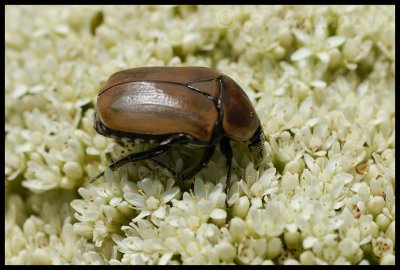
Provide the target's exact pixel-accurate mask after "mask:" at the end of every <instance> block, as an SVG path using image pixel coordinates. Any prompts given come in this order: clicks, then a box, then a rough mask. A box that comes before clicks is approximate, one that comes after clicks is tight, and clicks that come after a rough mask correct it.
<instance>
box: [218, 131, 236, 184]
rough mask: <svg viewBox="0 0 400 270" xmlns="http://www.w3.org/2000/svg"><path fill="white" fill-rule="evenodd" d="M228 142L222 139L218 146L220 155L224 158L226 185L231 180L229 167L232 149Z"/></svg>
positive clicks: (226, 139) (230, 165)
mask: <svg viewBox="0 0 400 270" xmlns="http://www.w3.org/2000/svg"><path fill="white" fill-rule="evenodd" d="M229 142H230V140H229V139H228V138H226V137H224V138H223V139H222V140H221V143H220V144H219V147H220V149H221V152H222V154H224V156H225V158H226V183H227V184H228V183H229V181H230V180H231V167H232V157H233V153H232V148H231V146H230V144H229Z"/></svg>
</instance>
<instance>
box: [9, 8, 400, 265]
mask: <svg viewBox="0 0 400 270" xmlns="http://www.w3.org/2000/svg"><path fill="white" fill-rule="evenodd" d="M394 9H395V8H394V6H68V7H66V6H48V7H45V6H6V8H5V130H6V137H5V190H6V207H5V211H6V213H5V227H6V228H5V236H6V239H5V249H6V252H5V260H6V264H307V265H309V264H376V263H378V264H394V263H395V193H394V189H395V103H394V96H395V23H394V20H395V18H394V16H395V15H394ZM154 65H159V66H209V67H212V68H215V69H218V70H219V71H221V72H223V73H225V74H227V75H229V76H230V77H232V78H234V79H235V81H237V82H238V84H239V85H241V86H242V88H243V89H244V90H245V91H246V93H247V94H248V96H249V97H250V99H251V100H252V102H253V104H254V106H255V109H256V111H257V114H258V116H259V118H260V120H261V123H262V126H263V129H264V132H265V135H266V142H265V145H264V150H263V153H264V157H263V158H262V159H260V160H253V157H252V156H251V154H250V153H249V151H248V149H247V145H245V144H242V143H236V142H232V146H233V151H234V160H233V168H232V179H231V181H230V183H227V182H226V169H225V168H226V167H225V165H226V163H225V158H224V157H223V155H222V154H221V153H220V151H219V150H217V151H216V153H215V155H214V157H213V158H212V160H211V162H210V163H209V164H208V165H207V167H206V168H205V169H203V170H202V171H201V172H200V173H199V174H197V175H196V177H195V179H194V184H193V186H192V188H191V190H189V191H183V190H181V189H180V188H179V186H178V185H177V183H176V182H175V180H174V178H173V176H172V175H171V174H170V173H169V172H168V171H166V170H163V169H162V168H160V167H159V166H157V165H156V164H154V163H152V162H151V161H143V162H138V163H134V164H127V165H125V166H123V167H121V168H120V169H119V170H118V171H116V172H112V171H111V170H110V169H108V168H107V165H109V164H110V163H111V162H112V161H113V160H116V159H118V158H120V157H122V156H124V155H126V152H127V150H128V149H123V148H122V147H121V146H120V145H118V144H115V143H114V142H113V140H111V139H107V138H104V137H103V136H101V135H99V134H96V132H95V131H94V129H93V114H94V106H95V101H96V96H97V92H98V89H100V87H101V85H102V84H103V83H104V82H105V80H106V79H107V78H108V77H109V76H110V75H111V74H112V73H114V72H116V71H118V70H121V69H126V68H131V67H139V66H154ZM145 147H149V145H140V144H136V145H134V146H133V148H132V149H129V150H128V151H135V152H138V151H142V150H143V149H144V148H145ZM191 156H192V157H193V158H195V157H194V156H196V154H193V152H191V150H187V149H175V148H174V149H173V150H172V151H170V152H169V153H167V154H165V155H164V156H163V157H162V159H163V162H164V163H167V164H168V165H169V166H170V167H172V168H173V169H174V170H177V171H179V170H181V169H182V168H186V167H188V166H190V165H191V164H192V161H193V158H191ZM186 157H188V158H186ZM102 169H106V171H105V175H104V177H102V178H100V179H98V180H97V181H95V182H90V180H91V179H92V178H93V177H94V176H95V175H96V174H97V173H99V172H100V171H101V170H102Z"/></svg>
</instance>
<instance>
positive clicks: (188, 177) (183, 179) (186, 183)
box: [177, 145, 215, 190]
mask: <svg viewBox="0 0 400 270" xmlns="http://www.w3.org/2000/svg"><path fill="white" fill-rule="evenodd" d="M214 151H215V145H212V146H210V147H208V148H206V149H205V150H204V152H203V156H202V157H201V159H200V161H199V164H197V166H196V167H194V168H193V169H191V170H190V171H189V172H186V173H185V174H180V173H177V175H178V177H179V180H180V183H179V186H180V187H181V188H182V190H187V189H188V187H190V186H191V185H192V183H193V177H194V176H195V175H196V174H197V173H198V172H199V171H201V169H203V168H204V167H205V166H207V164H208V162H209V161H210V159H211V157H212V155H213V154H214Z"/></svg>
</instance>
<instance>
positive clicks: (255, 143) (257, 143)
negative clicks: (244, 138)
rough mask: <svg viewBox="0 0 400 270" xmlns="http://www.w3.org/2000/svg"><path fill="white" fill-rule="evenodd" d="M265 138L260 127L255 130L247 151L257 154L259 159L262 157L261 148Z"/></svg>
mask: <svg viewBox="0 0 400 270" xmlns="http://www.w3.org/2000/svg"><path fill="white" fill-rule="evenodd" d="M264 142H265V136H264V131H263V129H262V127H261V125H260V126H259V127H258V128H257V130H256V132H255V133H254V135H253V137H252V138H251V139H250V144H249V146H248V147H249V150H250V151H251V152H252V153H253V154H254V152H257V153H258V154H259V157H260V158H262V157H263V148H264Z"/></svg>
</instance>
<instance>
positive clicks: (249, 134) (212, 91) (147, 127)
mask: <svg viewBox="0 0 400 270" xmlns="http://www.w3.org/2000/svg"><path fill="white" fill-rule="evenodd" d="M94 127H95V129H96V131H97V132H98V133H99V134H101V135H103V136H106V137H111V138H117V139H121V138H126V139H130V140H135V139H142V140H144V141H156V142H158V143H159V145H158V146H156V147H154V148H153V149H150V150H147V151H144V152H139V153H133V154H130V155H128V156H127V157H125V158H123V159H121V160H119V161H117V162H115V163H113V164H111V165H110V168H111V169H112V170H115V169H117V168H119V167H121V166H122V165H124V164H126V163H129V162H134V161H138V160H143V159H149V158H151V159H152V160H153V161H155V162H157V161H156V160H155V159H153V157H155V156H158V155H160V154H162V153H164V152H165V151H167V150H169V149H170V148H171V146H172V145H175V144H180V145H199V146H201V147H204V149H205V150H204V152H203V155H202V157H201V159H200V162H199V164H198V165H197V166H195V167H194V168H193V169H191V170H190V171H189V172H185V173H184V174H182V173H176V172H174V171H173V170H172V169H171V168H169V167H168V166H166V165H164V164H162V163H160V162H157V163H158V164H159V165H161V166H163V167H164V168H166V169H168V170H169V171H171V172H172V173H173V174H174V175H175V176H176V177H177V178H178V179H179V180H180V181H181V182H180V184H181V186H186V187H187V186H188V184H189V183H191V182H190V181H189V183H185V182H188V181H187V180H189V179H191V178H193V176H195V175H196V174H197V173H198V172H199V171H200V170H201V169H202V168H203V167H205V166H206V165H207V163H208V162H209V160H210V158H211V156H212V155H213V153H214V150H215V147H216V145H217V144H219V145H220V150H221V152H222V153H223V154H224V156H225V158H226V161H227V164H226V166H227V181H228V182H229V179H230V174H231V164H232V149H231V146H230V144H229V141H230V140H234V141H239V142H250V144H249V149H250V150H251V151H253V150H257V151H258V152H259V154H260V155H261V156H262V147H263V144H264V133H263V129H262V127H261V123H260V120H259V119H258V117H257V114H256V112H255V110H254V108H253V106H252V104H251V102H250V100H249V98H248V97H247V95H246V94H245V92H244V91H243V90H242V89H241V88H240V86H239V85H238V84H237V83H236V82H235V81H233V80H232V79H231V78H229V77H228V76H226V75H224V74H222V73H220V72H217V71H215V70H212V69H210V68H206V67H142V68H133V69H128V70H123V71H120V72H117V73H115V74H113V75H111V77H110V78H109V79H108V81H107V83H106V85H105V86H104V88H103V89H101V90H100V92H99V95H98V97H97V109H96V113H95V126H94ZM103 174H104V172H102V173H100V174H99V175H98V176H97V177H96V178H95V179H97V178H99V177H100V176H102V175H103ZM95 179H94V180H95Z"/></svg>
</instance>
